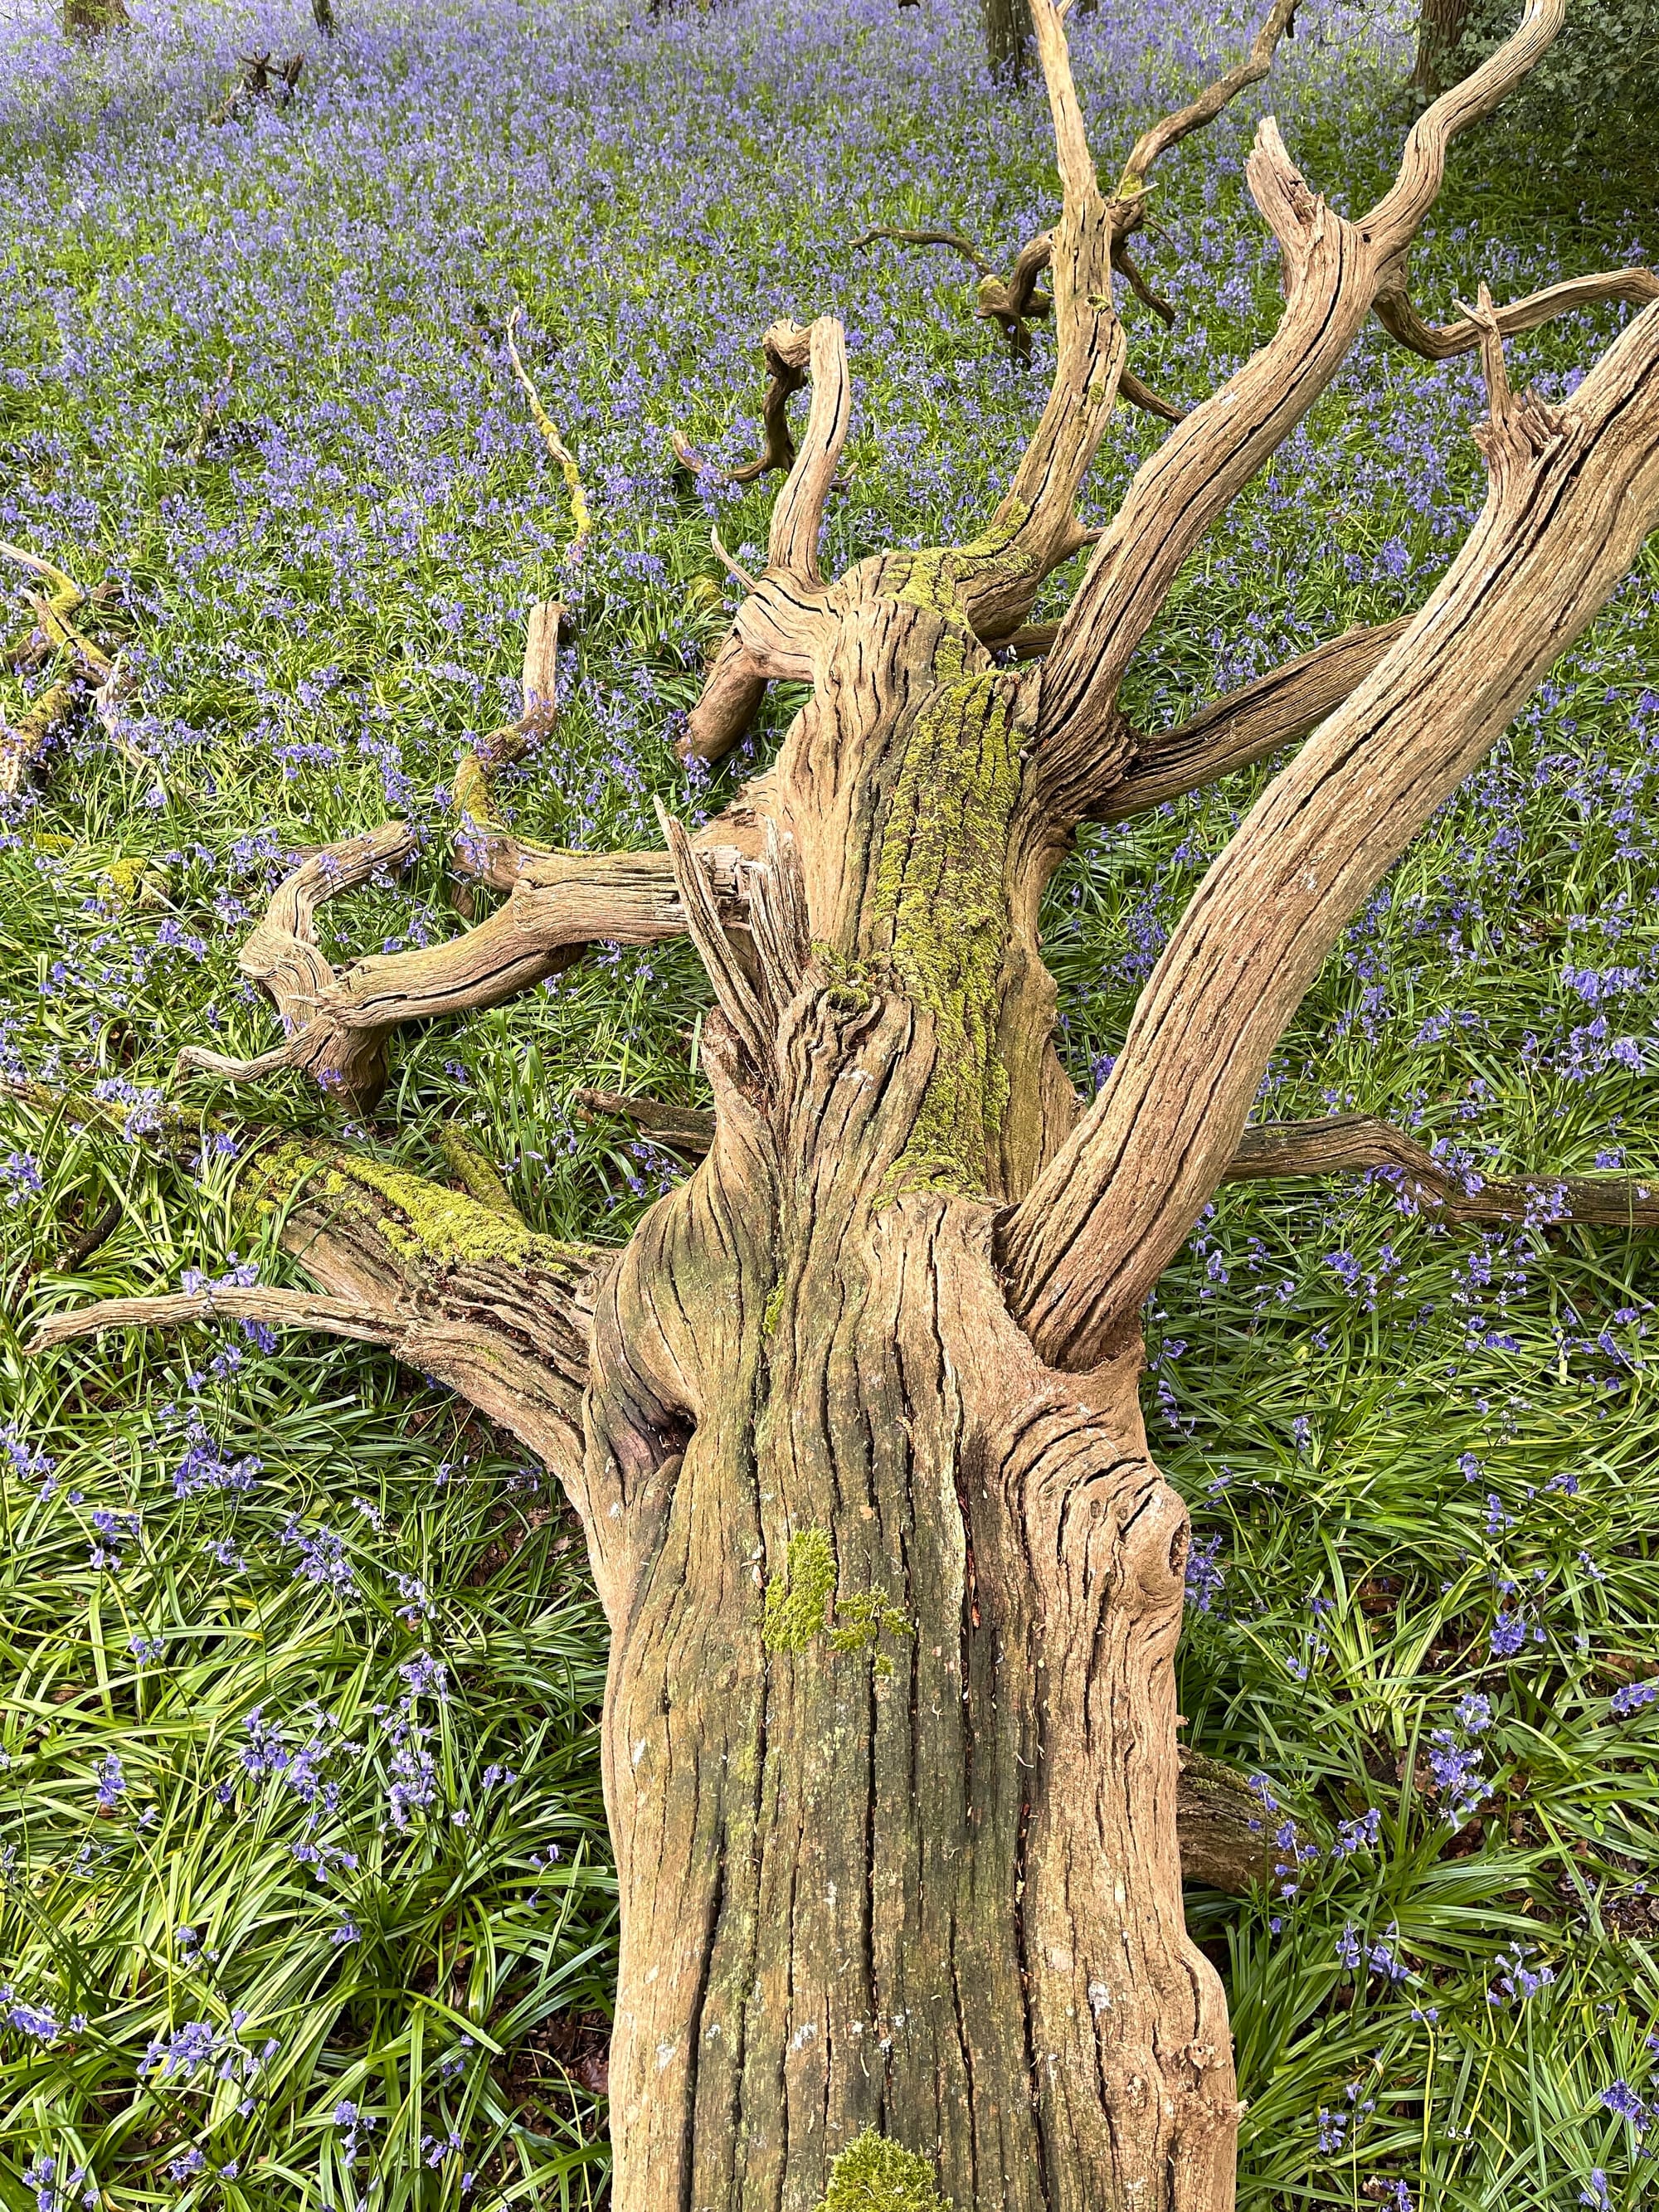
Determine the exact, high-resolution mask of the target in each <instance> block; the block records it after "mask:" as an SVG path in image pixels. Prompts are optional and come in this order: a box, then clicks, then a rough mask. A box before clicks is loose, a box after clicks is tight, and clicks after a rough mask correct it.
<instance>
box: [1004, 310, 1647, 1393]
mask: <svg viewBox="0 0 1659 2212" xmlns="http://www.w3.org/2000/svg"><path fill="white" fill-rule="evenodd" d="M1478 319H1479V320H1480V323H1481V324H1482V326H1483V331H1484V336H1485V340H1486V346H1485V350H1486V357H1487V364H1488V376H1489V384H1490V388H1491V412H1490V415H1489V417H1488V421H1487V423H1486V428H1485V429H1484V431H1483V432H1482V433H1481V435H1480V442H1481V444H1482V447H1483V450H1484V451H1485V453H1486V463H1487V469H1488V473H1489V477H1490V487H1489V490H1488V495H1487V500H1486V507H1485V509H1484V510H1483V512H1482V514H1481V516H1480V520H1479V522H1478V523H1477V525H1476V526H1475V528H1474V531H1473V532H1472V533H1471V534H1470V537H1469V538H1468V543H1467V544H1465V546H1464V547H1463V550H1462V552H1461V553H1460V554H1459V555H1458V556H1457V559H1456V560H1455V562H1453V563H1452V566H1451V568H1449V570H1448V572H1447V574H1446V575H1445V577H1444V578H1443V580H1442V581H1441V583H1440V584H1439V585H1438V586H1437V588H1436V589H1435V591H1434V592H1432V593H1431V595H1430V597H1429V599H1428V600H1427V602H1426V603H1425V605H1424V607H1423V609H1422V610H1421V611H1420V612H1419V614H1418V615H1417V616H1416V617H1414V618H1413V621H1412V622H1411V623H1409V625H1408V626H1407V628H1406V629H1404V630H1403V631H1402V632H1401V635H1399V636H1398V637H1397V638H1396V640H1395V642H1394V644H1393V645H1392V647H1390V649H1389V652H1388V653H1387V654H1386V655H1385V656H1384V657H1383V659H1382V661H1381V662H1379V663H1378V665H1376V668H1375V669H1374V670H1373V671H1372V672H1371V673H1370V676H1369V677H1367V678H1365V679H1364V682H1363V683H1361V684H1359V686H1358V689H1357V690H1355V691H1354V692H1353V693H1352V696H1350V697H1349V698H1348V700H1347V701H1346V703H1345V704H1344V705H1343V706H1342V707H1340V708H1338V709H1337V710H1336V712H1335V713H1334V714H1331V715H1330V716H1329V717H1328V720H1326V721H1325V722H1324V723H1323V724H1322V726H1320V728H1319V730H1318V731H1317V732H1316V734H1315V735H1314V736H1313V737H1312V738H1310V740H1309V742H1308V744H1306V745H1305V746H1304V748H1303V750H1302V751H1301V753H1300V754H1299V755H1298V756H1297V759H1296V760H1295V761H1294V762H1292V763H1291V765H1290V767H1288V768H1287V769H1285V770H1284V771H1283V772H1282V773H1281V774H1280V775H1279V776H1278V777H1277V778H1276V779H1275V780H1274V781H1273V784H1272V785H1271V786H1270V787H1269V788H1268V790H1267V793H1266V795H1265V796H1264V797H1263V799H1261V801H1260V803H1259V804H1258V805H1257V806H1256V807H1255V810H1254V811H1253V812H1252V813H1251V814H1250V816H1249V818H1248V819H1247V820H1246V822H1245V823H1244V826H1243V829H1240V831H1239V832H1238V834H1237V836H1235V837H1234V839H1233V841H1232V842H1231V844H1230V845H1229V846H1228V848H1226V850H1225V852H1224V853H1223V854H1222V855H1221V856H1220V858H1219V859H1218V860H1217V861H1216V862H1215V863H1214V865H1213V866H1212V868H1211V869H1210V872H1209V873H1208V875H1207V876H1206V878H1205V879H1204V881H1203V883H1202V884H1200V887H1199V890H1198V891H1197V892H1196V894H1195V895H1194V897H1193V899H1192V901H1191V902H1190V903H1189V905H1188V908H1187V911H1186V912H1185V914H1184V915H1182V919H1181V921H1180V922H1179V924H1178V925H1177V927H1176V930H1175V932H1174V933H1173V935H1172V936H1171V937H1170V942H1169V944H1168V945H1166V947H1165V948H1164V953H1163V956H1162V957H1161V958H1160V959H1159V962H1158V966H1157V968H1156V969H1154V971H1153V973H1152V977H1151V979H1150V981H1148V983H1147V985H1146V990H1145V991H1144V993H1143V994H1142V996H1141V1000H1140V1002H1139V1005H1138V1006H1137V1007H1136V1009H1135V1013H1134V1018H1133V1021H1132V1023H1131V1024H1130V1028H1129V1034H1128V1036H1127V1039H1126V1041H1125V1044H1124V1048H1123V1051H1122V1053H1121V1055H1120V1057H1119V1059H1118V1061H1117V1064H1116V1066H1115V1068H1114V1070H1113V1072H1112V1074H1111V1076H1110V1078H1109V1079H1108V1081H1107V1084H1106V1085H1105V1087H1104V1088H1103V1091H1101V1093H1100V1095H1099V1097H1097V1099H1096V1101H1095V1103H1094V1105H1093V1107H1092V1108H1091V1109H1090V1111H1089V1113H1088V1114H1087V1115H1085V1117H1084V1119H1083V1121H1081V1122H1080V1123H1079V1125H1078V1127H1077V1129H1076V1130H1075V1131H1074V1132H1073V1135H1072V1136H1071V1138H1070V1139H1068V1141H1067V1142H1066V1145H1065V1146H1062V1147H1061V1149H1060V1152H1058V1153H1057V1154H1056V1156H1055V1157H1054V1159H1053V1160H1052V1161H1051V1162H1050V1163H1049V1164H1048V1167H1046V1168H1045V1169H1044V1170H1043V1171H1042V1174H1041V1175H1040V1176H1038V1177H1037V1179H1036V1182H1035V1183H1034V1184H1033V1186H1032V1188H1031V1189H1030V1192H1029V1193H1028V1194H1027V1196H1026V1197H1025V1198H1024V1200H1021V1202H1020V1203H1019V1204H1018V1206H1016V1207H1014V1208H1013V1209H1012V1212H1011V1214H1010V1215H1009V1216H1008V1217H1007V1220H1006V1231H1005V1238H1004V1256H1005V1260H1006V1264H1007V1266H1008V1268H1009V1271H1010V1276H1011V1281H1012V1291H1011V1304H1012V1306H1013V1309H1014V1310H1015V1311H1016V1312H1017V1313H1018V1314H1019V1315H1020V1316H1022V1318H1023V1319H1024V1321H1025V1322H1026V1325H1027V1327H1028V1328H1030V1331H1031V1334H1032V1335H1033V1338H1034V1340H1035V1341H1036V1344H1037V1345H1038V1346H1039V1348H1040V1349H1041V1350H1042V1352H1043V1354H1044V1356H1045V1357H1046V1358H1050V1359H1054V1360H1057V1361H1063V1362H1068V1363H1071V1364H1087V1363H1089V1362H1090V1361H1091V1360H1093V1359H1095V1358H1098V1357H1100V1356H1101V1354H1102V1352H1103V1349H1104V1347H1105V1346H1107V1345H1109V1343H1110V1342H1111V1341H1112V1340H1113V1338H1114V1335H1115V1333H1116V1332H1117V1331H1119V1330H1121V1328H1124V1327H1125V1326H1126V1325H1127V1324H1128V1323H1129V1322H1132V1320H1133V1316H1134V1315H1135V1314H1136V1313H1137V1312H1138V1311H1139V1306H1140V1304H1141V1302H1142V1300H1143V1299H1144V1297H1146V1294H1147V1292H1148V1291H1150V1290H1151V1288H1152V1285H1153V1283H1154V1282H1155V1281H1156V1280H1157V1279H1158V1274H1159V1273H1161V1272H1162V1271H1163V1269H1164V1267H1165V1266H1167V1265H1168V1263H1169V1261H1170V1259H1171V1258H1172V1257H1173V1256H1174V1255H1175V1254H1176V1252H1177V1251H1178V1250H1179V1249H1181V1246H1182V1243H1184V1241H1185V1239H1186V1237H1187V1236H1188V1233H1189V1231H1190V1229H1191V1226H1192V1224H1193V1223H1194V1221H1195V1220H1196V1219H1197V1218H1198V1215H1199V1213H1200V1211H1201V1209H1202V1207H1203V1206H1204V1205H1205V1204H1206V1202H1207V1200H1208V1198H1209V1196H1210V1194H1211V1193H1212V1191H1213V1189H1214V1188H1215V1187H1216V1185H1217V1184H1218V1182H1220V1181H1221V1180H1222V1178H1223V1176H1225V1173H1226V1171H1227V1166H1228V1163H1229V1162H1230V1161H1231V1158H1232V1157H1233V1155H1234V1153H1235V1152H1236V1151H1237V1146H1238V1144H1239V1141H1240V1139H1241V1138H1242V1136H1243V1131H1244V1124H1245V1120H1246V1117H1247V1115H1248V1113H1249V1106H1250V1103H1251V1101H1252V1099H1253V1098H1254V1097H1255V1094H1256V1091H1257V1087H1258V1085H1259V1084H1260V1081H1261V1075H1262V1073H1263V1072H1264V1070H1265V1069H1266V1067H1267V1061H1268V1059H1269V1057H1270V1055H1271V1054H1272V1052H1273V1047H1274V1045H1275V1044H1276V1043H1277V1042H1278V1039H1279V1036H1280V1034H1281V1033H1282V1031H1283V1030H1284V1027H1285V1024H1286V1022H1288V1021H1289V1019H1290V1018H1291V1015H1292V1014H1293V1013H1294V1012H1295V1009H1296V1007H1297V1004H1298V1003H1299V1001H1300V1000H1301V998H1302V995H1303V994H1304V991H1305V990H1306V989H1307V987H1308V985H1309V984H1310V982H1311V981H1312V979H1313V977H1314V975H1316V972H1317V970H1318V969H1319V966H1320V964H1321V963H1322V961H1323V959H1324V958H1325V957H1326V955H1327V954H1328V951H1330V949H1331V947H1332V946H1333V945H1334V944H1335V942H1336V941H1337V939H1338V938H1339V937H1340V933H1341V931H1342V929H1343V928H1344V927H1346V923H1347V921H1348V918H1349V916H1350V915H1352V913H1353V912H1354V911H1355V910H1356V908H1358V907H1359V906H1360V905H1361V904H1363V902H1364V899H1365V898H1366V897H1367V896H1369V895H1370V891H1371V890H1373V889H1374V888H1375V886H1376V884H1377V883H1378V882H1379V881H1380V880H1381V878H1382V877H1383V873H1384V872H1385V871H1386V870H1387V869H1388V868H1389V866H1390V865H1391V864H1392V863H1393V861H1394V860H1395V858H1396V857H1397V856H1398V855H1399V854H1400V853H1401V852H1402V851H1403V850H1404V848H1405V847H1406V845H1407V842H1409V841H1410V839H1411V838H1412V837H1413V836H1414V835H1415V834H1416V832H1417V830H1418V829H1419V828H1420V827H1421V826H1422V824H1423V823H1425V822H1426V821H1427V820H1428V818H1429V817H1430V816H1431V814H1432V813H1433V811H1434V810H1435V808H1436V807H1437V806H1438V805H1440V803H1441V802H1442V800H1443V799H1445V798H1446V797H1447V796H1448V795H1449V793H1451V792H1452V791H1454V790H1455V788H1456V787H1457V786H1458V784H1459V783H1461V782H1462V780H1463V778H1464V777H1465V776H1466V775H1468V772H1469V770H1470V769H1472V768H1473V767H1474V765H1475V764H1476V763H1477V762H1478V761H1479V760H1480V758H1481V757H1483V755H1484V754H1485V753H1486V750H1488V748H1489V747H1490V746H1491V744H1492V743H1493V741H1494V740H1495V738H1497V737H1498V734H1499V733H1500V732H1501V731H1502V730H1503V729H1504V726H1505V725H1506V724H1507V723H1508V721H1509V720H1510V716H1511V715H1512V714H1513V713H1514V711H1515V709H1516V706H1517V705H1518V704H1519V702H1520V701H1521V700H1522V698H1523V697H1524V696H1526V693H1527V692H1528V690H1529V689H1530V688H1531V686H1532V684H1534V682H1535V681H1536V680H1537V678H1538V677H1539V676H1540V675H1541V673H1542V672H1543V671H1544V669H1545V668H1546V667H1547V665H1549V663H1550V662H1551V661H1552V660H1553V659H1555V658H1556V657H1557V656H1558V655H1559V653H1561V652H1562V651H1564V650H1565V648H1566V647H1568V646H1569V645H1570V644H1571V642H1572V641H1573V639H1574V638H1575V637H1577V635H1578V634H1579V632H1580V631H1581V630H1582V629H1583V628H1584V627H1585V625H1586V624H1587V623H1589V621H1590V619H1591V618H1592V617H1593V616H1594V615H1595V612H1596V611H1597V609H1598V608H1599V606H1600V605H1601V603H1602V601H1603V600H1604V599H1606V597H1607V594H1608V593H1609V592H1612V591H1613V589H1614V588H1615V587H1616V586H1617V584H1618V583H1619V581H1620V579H1621V578H1622V576H1623V575H1624V574H1625V573H1626V570H1627V568H1629V566H1630V564H1631V562H1632V561H1633V560H1634V558H1635V556H1636V554H1637V551H1638V549H1639V547H1640V545H1641V544H1642V541H1643V539H1644V538H1645V536H1646V535H1647V533H1648V532H1649V531H1650V529H1651V528H1652V527H1653V526H1654V525H1655V523H1656V521H1659V305H1656V306H1654V307H1649V308H1647V309H1646V310H1645V311H1644V313H1642V314H1641V315H1639V316H1638V318H1637V319H1636V320H1635V321H1634V322H1632V324H1631V325H1629V327H1628V328H1627V329H1626V331H1625V332H1624V334H1623V335H1622V337H1620V338H1619V340H1618V341H1617V342H1616V343H1615V344H1614V345H1613V347H1612V348H1611V349H1610V350H1609V351H1608V352H1607V355H1606V356H1604V357H1603V359H1602V360H1601V362H1599V363H1598V364H1597V365H1596V367H1595V368H1594V369H1592V371H1591V372H1590V374H1589V376H1587V377H1586V378H1585V380H1584V381H1583V384H1582V385H1580V386H1579V387H1578V390H1577V392H1575V393H1574V395H1573V397H1572V398H1571V401H1569V402H1568V403H1567V404H1566V405H1565V407H1563V408H1560V409H1559V410H1555V409H1551V408H1547V407H1545V406H1544V405H1543V404H1541V402H1540V401H1539V400H1538V399H1537V398H1535V397H1534V395H1532V394H1531V393H1528V392H1523V393H1521V394H1519V395H1514V394H1511V393H1510V390H1509V387H1508V380H1507V378H1506V377H1505V376H1504V373H1503V367H1502V353H1501V339H1500V337H1499V334H1498V326H1497V318H1496V316H1495V314H1494V313H1492V310H1491V308H1490V307H1489V305H1488V303H1487V302H1486V301H1485V299H1484V298H1483V300H1482V302H1481V307H1480V310H1479V311H1478ZM1176 435H1177V436H1179V435H1180V434H1179V433H1176ZM1052 665H1053V660H1052V658H1051V659H1050V660H1049V662H1048V663H1046V664H1045V669H1047V668H1048V667H1052Z"/></svg>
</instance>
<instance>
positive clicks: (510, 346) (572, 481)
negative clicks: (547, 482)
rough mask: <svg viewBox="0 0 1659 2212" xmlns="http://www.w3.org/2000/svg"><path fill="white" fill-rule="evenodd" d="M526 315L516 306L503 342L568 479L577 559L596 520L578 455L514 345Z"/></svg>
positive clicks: (536, 419)
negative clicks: (590, 511)
mask: <svg viewBox="0 0 1659 2212" xmlns="http://www.w3.org/2000/svg"><path fill="white" fill-rule="evenodd" d="M523 313H524V309H523V308H522V307H514V309H513V313H511V314H510V315H509V316H508V317H507V328H506V330H505V331H502V333H501V342H502V343H503V344H504V345H505V346H506V348H507V359H508V360H509V361H510V362H512V364H513V375H514V376H516V377H517V378H518V380H519V388H520V391H521V392H523V393H524V396H525V398H526V400H527V401H528V402H529V404H530V416H531V420H532V422H534V423H535V425H536V428H538V430H539V431H540V432H541V434H542V441H543V443H544V445H545V446H546V447H547V450H548V452H549V453H551V454H552V456H553V458H554V459H555V460H556V462H557V463H558V465H559V470H560V472H561V474H562V476H563V477H564V484H565V489H566V490H567V491H568V493H569V495H570V512H571V514H572V516H573V517H574V520H575V525H576V534H575V536H574V538H572V539H571V541H570V550H571V554H572V556H575V555H577V554H579V553H580V551H581V549H582V545H583V544H584V542H585V540H586V537H587V534H588V532H589V531H590V530H592V526H593V519H592V516H591V515H590V514H589V513H588V511H587V495H586V492H585V491H584V490H583V489H582V480H581V473H580V471H579V470H578V468H577V466H576V456H575V455H574V453H572V452H571V450H570V448H569V447H568V446H567V445H566V444H565V442H564V440H563V439H562V437H561V436H560V435H559V431H558V425H557V424H556V422H554V420H553V417H552V416H550V414H549V413H548V411H547V410H546V408H545V407H544V406H543V404H542V399H541V394H540V392H538V391H537V389H536V387H535V386H534V385H533V384H532V382H531V380H530V377H529V374H528V372H527V371H526V368H525V365H524V363H523V362H521V361H520V358H519V349H518V347H517V346H516V345H515V344H514V343H513V331H514V330H515V329H516V328H517V326H518V322H519V318H520V316H521V315H522V314H523Z"/></svg>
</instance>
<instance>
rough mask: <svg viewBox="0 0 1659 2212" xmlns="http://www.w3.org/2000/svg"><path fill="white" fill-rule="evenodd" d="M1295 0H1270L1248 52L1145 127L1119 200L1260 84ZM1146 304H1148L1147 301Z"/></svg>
mask: <svg viewBox="0 0 1659 2212" xmlns="http://www.w3.org/2000/svg"><path fill="white" fill-rule="evenodd" d="M1296 9H1297V0H1273V12H1272V13H1271V15H1269V16H1268V17H1267V21H1266V22H1265V23H1263V25H1262V26H1261V29H1260V30H1259V31H1258V32H1257V33H1256V34H1255V38H1254V39H1253V40H1251V42H1250V51H1249V53H1248V54H1247V55H1246V56H1245V58H1244V59H1243V61H1242V62H1240V63H1239V64H1238V65H1237V68H1236V69H1230V70H1228V71H1227V73H1226V75H1225V76H1219V77H1218V78H1217V79H1216V81H1215V82H1214V83H1213V84H1212V85H1207V86H1206V88H1205V89H1204V90H1203V91H1202V92H1201V93H1200V94H1199V95H1198V98H1197V99H1196V100H1189V101H1188V104H1187V106H1185V107H1182V108H1177V109H1176V112H1175V113H1174V114H1173V115H1166V116H1165V117H1164V120H1163V121H1162V122H1161V123H1155V124H1153V125H1152V128H1151V129H1150V130H1149V131H1142V132H1141V134H1140V136H1139V138H1137V139H1136V141H1135V143H1134V150H1133V152H1132V153H1131V155H1129V158H1128V160H1127V162H1125V164H1124V167H1123V174H1122V175H1121V178H1120V179H1118V187H1117V197H1118V198H1119V199H1120V200H1131V199H1133V198H1135V197H1137V196H1138V195H1139V193H1140V192H1142V191H1145V189H1146V179H1147V178H1148V177H1149V176H1150V175H1151V173H1152V167H1153V165H1154V164H1155V163H1156V162H1157V161H1158V160H1159V159H1160V158H1161V157H1162V156H1163V155H1165V154H1167V153H1168V152H1169V150H1170V147H1171V146H1178V145H1179V144H1180V143H1181V141H1182V139H1183V138H1186V137H1190V136H1191V135H1192V133H1193V132H1194V131H1201V130H1202V129H1203V128H1204V126H1205V125H1206V123H1213V122H1214V121H1215V118H1217V116H1218V115H1219V114H1220V112H1221V111H1222V109H1223V108H1224V107H1225V106H1227V104H1228V102H1229V101H1230V100H1236V99H1237V97H1238V95H1239V94H1240V93H1241V92H1244V91H1247V90H1248V89H1249V87H1250V86H1251V85H1253V84H1260V83H1261V80H1262V78H1263V77H1264V76H1267V72H1268V70H1270V69H1271V68H1272V67H1273V52H1274V50H1275V48H1276V47H1277V46H1278V45H1279V40H1280V39H1282V38H1283V37H1284V35H1285V33H1286V32H1287V31H1288V30H1289V29H1290V28H1291V24H1292V22H1293V21H1294V20H1295V16H1296ZM1149 304H1150V302H1149Z"/></svg>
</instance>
